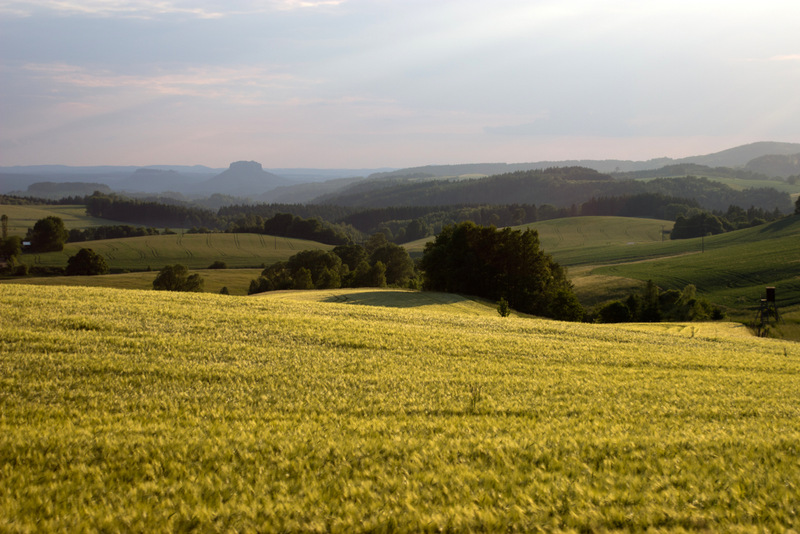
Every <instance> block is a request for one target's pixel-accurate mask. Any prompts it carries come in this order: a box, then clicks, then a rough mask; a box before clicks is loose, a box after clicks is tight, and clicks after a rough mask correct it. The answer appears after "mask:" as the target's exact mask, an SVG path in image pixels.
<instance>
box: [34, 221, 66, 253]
mask: <svg viewBox="0 0 800 534" xmlns="http://www.w3.org/2000/svg"><path fill="white" fill-rule="evenodd" d="M67 237H69V232H67V230H66V228H65V227H64V221H62V220H61V218H60V217H54V216H50V217H45V218H44V219H39V220H38V221H36V224H34V225H33V229H31V230H28V239H30V242H31V249H33V250H34V251H35V252H54V251H55V252H58V251H61V250H64V243H66V241H67Z"/></svg>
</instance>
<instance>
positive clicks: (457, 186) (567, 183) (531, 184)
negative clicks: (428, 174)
mask: <svg viewBox="0 0 800 534" xmlns="http://www.w3.org/2000/svg"><path fill="white" fill-rule="evenodd" d="M643 193H660V194H664V195H668V196H673V197H680V198H687V199H692V200H696V201H697V202H698V203H699V204H700V205H701V206H702V207H703V208H706V209H716V210H723V211H724V210H726V209H727V208H728V207H729V206H730V205H738V206H742V207H745V208H746V207H750V206H754V207H756V208H761V209H764V210H769V211H772V210H774V209H776V208H778V209H779V210H781V211H783V212H790V211H791V210H792V203H791V200H790V197H789V195H788V194H786V193H781V192H778V191H776V190H774V189H771V188H757V189H746V190H744V191H737V190H734V189H732V188H730V187H728V186H727V185H724V184H722V183H719V182H712V181H711V180H708V179H706V178H694V177H684V178H671V179H655V180H651V181H649V182H642V181H634V180H615V179H614V178H613V177H611V176H610V175H607V174H602V173H599V172H597V171H595V170H592V169H587V168H584V167H562V168H550V169H544V170H531V171H518V172H512V173H506V174H500V175H496V176H490V177H487V178H480V179H471V180H464V179H460V180H434V181H431V180H422V181H419V180H414V179H399V178H398V179H395V180H393V181H391V182H387V181H386V180H376V181H370V182H360V183H359V184H357V187H356V188H353V189H349V190H345V191H343V192H342V193H341V194H338V195H330V196H327V197H324V198H321V199H318V201H319V202H324V203H326V204H335V205H339V206H353V207H370V208H383V207H389V206H447V205H456V204H463V205H466V204H497V205H501V204H536V205H543V204H551V205H554V206H559V207H568V206H571V205H573V204H576V205H580V204H581V203H583V202H586V201H588V200H591V199H592V198H600V197H611V196H632V195H637V194H643Z"/></svg>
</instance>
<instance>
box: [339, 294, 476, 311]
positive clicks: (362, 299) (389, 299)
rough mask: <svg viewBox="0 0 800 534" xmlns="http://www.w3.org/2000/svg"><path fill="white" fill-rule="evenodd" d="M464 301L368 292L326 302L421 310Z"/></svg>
mask: <svg viewBox="0 0 800 534" xmlns="http://www.w3.org/2000/svg"><path fill="white" fill-rule="evenodd" d="M462 300H464V299H463V298H462V297H459V296H457V295H447V294H443V293H420V292H415V291H386V290H383V291H366V292H357V293H343V294H339V295H334V296H332V297H329V298H327V299H325V302H338V303H340V304H360V305H362V306H380V307H383V308H419V307H421V306H436V305H441V304H454V303H456V302H459V301H462Z"/></svg>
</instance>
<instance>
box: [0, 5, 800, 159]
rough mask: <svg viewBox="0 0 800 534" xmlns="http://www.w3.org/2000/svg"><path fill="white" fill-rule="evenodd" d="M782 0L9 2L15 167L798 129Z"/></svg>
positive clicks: (10, 150) (792, 8)
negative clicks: (646, 0)
mask: <svg viewBox="0 0 800 534" xmlns="http://www.w3.org/2000/svg"><path fill="white" fill-rule="evenodd" d="M797 20H800V3H797V2H793V1H788V0H764V1H762V2H759V3H754V2H748V1H744V0H738V1H726V2H722V1H719V0H709V1H704V2H690V1H687V0H676V1H667V0H651V1H648V2H633V1H622V0H614V1H611V2H604V3H598V2H592V1H590V0H566V1H534V2H531V1H516V0H499V1H497V2H492V3H489V2H482V1H477V0H461V1H453V0H445V1H440V2H436V3H430V2H421V1H418V0H411V1H404V2H400V1H399V0H374V1H368V0H328V1H312V0H307V1H302V0H273V1H256V0H240V1H230V2H222V1H218V0H216V1H215V0H198V1H188V0H164V1H161V2H157V3H152V2H142V1H133V0H115V1H109V0H83V1H77V0H59V1H56V0H26V1H24V2H23V1H16V0H0V81H2V83H1V84H0V165H2V166H12V165H42V164H64V165H80V166H83V165H156V164H158V165H196V164H197V165H205V166H208V167H212V168H227V167H228V166H229V164H230V163H231V162H234V161H251V160H252V161H258V162H260V163H262V164H263V166H264V167H265V168H278V167H281V168H292V167H302V168H370V167H395V168H401V167H411V166H420V165H427V164H448V163H465V162H507V163H517V162H529V161H541V160H566V159H632V160H646V159H652V158H659V157H671V158H682V157H688V156H695V155H700V154H708V153H712V152H717V151H720V150H724V149H728V148H731V147H734V146H737V145H742V144H747V143H751V142H755V141H779V142H800V126H798V125H800V98H798V96H797V94H798V91H797V88H798V87H800V40H798V39H797V37H796V33H797V32H796V27H795V26H796V21H797Z"/></svg>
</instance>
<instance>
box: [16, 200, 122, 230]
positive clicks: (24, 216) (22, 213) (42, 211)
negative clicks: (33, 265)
mask: <svg viewBox="0 0 800 534" xmlns="http://www.w3.org/2000/svg"><path fill="white" fill-rule="evenodd" d="M2 214H5V215H7V216H8V235H18V236H20V237H24V236H25V234H26V232H27V231H28V228H33V225H34V224H36V221H38V220H39V219H44V218H46V217H60V218H61V220H62V221H64V226H66V227H67V230H71V229H73V228H89V227H94V226H109V225H114V224H127V223H117V222H115V221H109V220H108V219H98V218H95V217H89V216H88V215H86V208H85V207H84V206H14V205H8V204H0V215H2Z"/></svg>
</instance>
